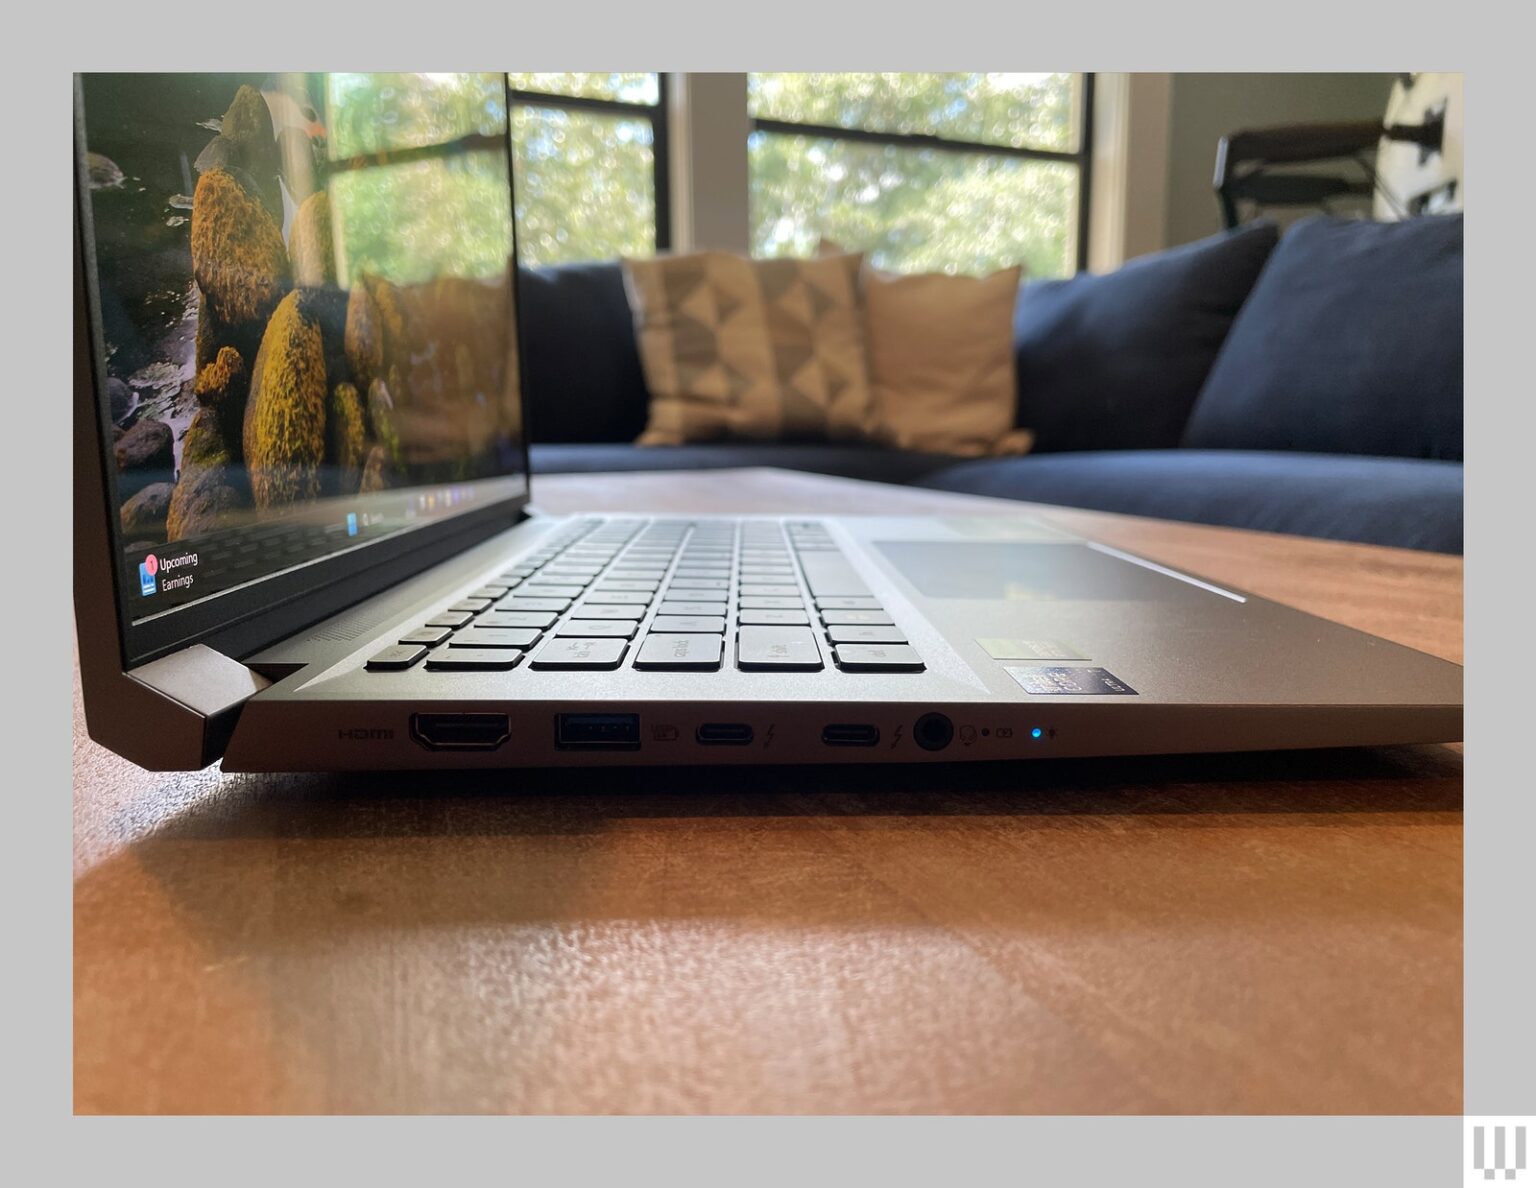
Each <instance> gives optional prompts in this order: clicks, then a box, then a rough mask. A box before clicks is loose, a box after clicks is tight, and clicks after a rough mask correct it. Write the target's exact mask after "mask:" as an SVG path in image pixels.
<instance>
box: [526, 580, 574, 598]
mask: <svg viewBox="0 0 1536 1188" xmlns="http://www.w3.org/2000/svg"><path fill="white" fill-rule="evenodd" d="M581 594H582V588H581V587H580V586H561V585H556V584H555V583H554V582H550V583H549V584H548V585H541V584H540V583H539V582H538V581H537V580H535V581H531V582H525V583H523V585H522V587H521V588H520V589H518V590H516V591H515V592H514V593H513V595H512V597H513V598H515V599H517V600H519V601H522V600H524V599H528V598H567V599H569V598H580V597H581Z"/></svg>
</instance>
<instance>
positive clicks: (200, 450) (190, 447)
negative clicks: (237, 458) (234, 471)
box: [181, 408, 234, 473]
mask: <svg viewBox="0 0 1536 1188" xmlns="http://www.w3.org/2000/svg"><path fill="white" fill-rule="evenodd" d="M233 461H234V459H233V458H231V457H230V454H229V445H228V443H226V442H225V440H224V430H223V428H222V426H221V425H220V424H219V414H218V413H217V412H215V411H214V410H213V409H211V408H200V409H198V410H197V412H196V413H194V414H193V416H192V423H191V424H190V425H188V426H187V435H186V436H185V437H183V438H182V439H181V469H182V473H186V472H187V471H188V470H190V469H192V468H193V467H196V466H228V465H229V464H230V463H231V462H233Z"/></svg>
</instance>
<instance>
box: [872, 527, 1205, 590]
mask: <svg viewBox="0 0 1536 1188" xmlns="http://www.w3.org/2000/svg"><path fill="white" fill-rule="evenodd" d="M873 543H874V545H875V547H876V548H878V549H879V550H880V551H881V552H882V553H884V554H885V555H886V557H887V558H888V559H889V560H890V562H891V564H892V565H894V566H895V567H896V568H897V570H898V571H899V572H900V573H901V576H902V577H904V578H906V579H907V581H909V582H911V583H912V585H914V586H915V587H917V589H918V590H919V591H921V592H922V593H923V594H925V595H927V596H928V597H929V598H986V599H1003V600H1006V601H1010V602H1028V601H1032V600H1039V599H1052V600H1074V601H1082V600H1087V601H1105V600H1122V601H1123V600H1133V601H1140V602H1145V601H1159V602H1160V601H1167V600H1170V599H1177V598H1190V597H1199V596H1200V591H1199V590H1198V589H1197V588H1196V587H1193V586H1189V585H1186V584H1185V583H1183V582H1180V581H1177V580H1175V579H1173V578H1170V577H1165V576H1164V575H1162V574H1160V573H1157V572H1156V571H1155V570H1151V569H1143V568H1142V567H1141V566H1139V565H1133V564H1131V563H1130V562H1128V561H1121V560H1120V559H1119V558H1117V557H1112V556H1109V555H1108V554H1106V553H1100V552H1097V551H1096V550H1094V549H1091V548H1089V547H1088V546H1086V545H1083V544H1078V543H1075V542H1074V543H1071V544H1025V543H1010V542H1006V541H998V542H992V541H929V540H910V541H909V540H879V541H875V542H873Z"/></svg>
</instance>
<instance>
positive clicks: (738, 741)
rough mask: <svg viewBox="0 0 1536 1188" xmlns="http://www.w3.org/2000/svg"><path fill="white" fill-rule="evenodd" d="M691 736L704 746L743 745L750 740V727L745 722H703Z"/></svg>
mask: <svg viewBox="0 0 1536 1188" xmlns="http://www.w3.org/2000/svg"><path fill="white" fill-rule="evenodd" d="M693 737H694V738H695V739H697V740H698V741H699V742H701V743H703V744H704V745H705V746H706V747H744V746H746V745H747V744H748V743H750V742H751V741H752V727H750V726H748V725H747V724H746V723H745V722H705V723H704V725H702V726H700V727H699V728H698V729H697V730H695V731H694V732H693Z"/></svg>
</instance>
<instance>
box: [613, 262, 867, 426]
mask: <svg viewBox="0 0 1536 1188" xmlns="http://www.w3.org/2000/svg"><path fill="white" fill-rule="evenodd" d="M862 259H863V257H861V256H859V255H839V256H827V257H821V258H818V259H815V260H749V259H747V258H745V257H742V256H736V255H732V254H731V253H729V252H696V253H693V254H691V255H686V256H671V257H666V258H662V259H656V260H624V261H623V267H624V281H625V287H626V289H627V291H628V294H629V305H630V311H631V313H632V315H633V316H634V319H635V331H636V337H637V338H638V340H639V344H640V362H641V366H642V368H643V369H644V372H645V382H646V387H648V388H649V389H650V392H651V410H650V421H649V424H648V425H647V426H646V429H645V432H644V433H642V434H641V435H640V437H639V444H640V445H680V444H682V443H684V442H689V441H705V440H709V439H711V438H731V437H735V438H760V439H762V438H767V439H773V438H781V439H793V438H801V439H807V438H810V439H815V438H852V437H858V436H860V435H861V434H862V432H863V430H864V425H865V423H866V421H867V419H868V416H869V404H870V391H869V379H868V373H867V370H866V366H865V358H864V339H863V327H862V323H861V319H860V314H859V307H858V275H859V265H860V262H861V260H862Z"/></svg>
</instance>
